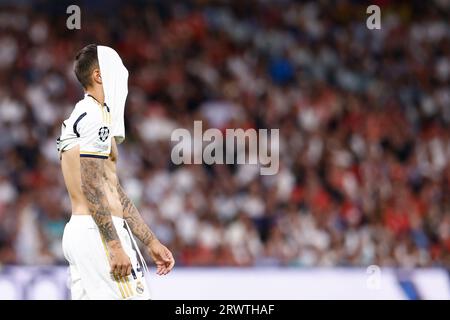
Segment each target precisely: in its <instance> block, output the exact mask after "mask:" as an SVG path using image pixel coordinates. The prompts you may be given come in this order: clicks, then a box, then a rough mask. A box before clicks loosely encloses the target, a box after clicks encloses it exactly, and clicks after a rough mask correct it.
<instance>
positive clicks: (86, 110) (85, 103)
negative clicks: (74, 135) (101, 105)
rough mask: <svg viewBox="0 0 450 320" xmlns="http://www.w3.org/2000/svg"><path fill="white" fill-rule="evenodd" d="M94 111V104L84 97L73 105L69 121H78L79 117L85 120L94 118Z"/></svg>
mask: <svg viewBox="0 0 450 320" xmlns="http://www.w3.org/2000/svg"><path fill="white" fill-rule="evenodd" d="M94 111H95V103H94V102H93V101H92V99H87V98H86V97H84V99H82V100H80V101H78V102H77V103H76V104H75V107H74V108H73V110H72V113H71V115H70V118H71V119H79V118H80V117H83V118H84V117H86V118H87V119H89V118H91V117H92V116H94Z"/></svg>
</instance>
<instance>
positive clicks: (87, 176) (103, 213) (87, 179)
mask: <svg viewBox="0 0 450 320" xmlns="http://www.w3.org/2000/svg"><path fill="white" fill-rule="evenodd" d="M80 161H81V166H80V169H81V188H82V190H83V194H84V196H85V197H86V200H87V202H88V206H89V210H90V212H91V214H92V218H94V221H95V223H96V224H97V226H98V228H99V230H100V233H101V235H102V236H103V239H104V240H105V241H106V242H110V241H114V240H116V241H118V240H119V237H118V235H117V231H116V228H115V227H114V224H113V221H112V217H111V213H110V212H109V206H108V201H107V199H106V196H105V192H104V190H103V188H104V186H103V183H102V181H103V175H104V161H103V160H99V159H91V158H81V159H80Z"/></svg>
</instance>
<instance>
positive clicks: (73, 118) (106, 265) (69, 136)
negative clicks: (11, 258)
mask: <svg viewBox="0 0 450 320" xmlns="http://www.w3.org/2000/svg"><path fill="white" fill-rule="evenodd" d="M74 71H75V75H76V77H77V79H78V81H79V82H80V83H81V85H82V86H83V88H84V91H85V96H84V99H82V100H81V101H79V102H78V103H77V104H76V106H75V109H74V110H73V112H72V114H71V115H70V117H69V118H68V119H67V120H65V121H64V122H63V125H62V128H61V130H62V134H61V137H60V138H59V139H58V150H59V152H60V156H61V167H62V172H63V176H64V181H65V184H66V188H67V190H68V193H69V196H70V200H71V205H72V216H71V219H70V221H69V222H68V223H67V225H66V227H65V229H64V235H63V244H62V245H63V252H64V256H65V258H66V259H67V261H68V262H69V266H70V275H71V281H70V283H71V293H72V299H77V300H78V299H96V300H98V299H150V297H151V296H150V292H149V287H148V284H147V281H148V279H146V274H145V272H144V271H145V270H146V265H145V261H144V260H143V258H142V255H141V253H140V251H139V248H138V247H137V245H136V242H135V241H134V237H133V235H134V236H135V237H136V238H138V239H139V240H140V241H141V242H142V243H143V244H144V245H145V246H146V248H147V250H148V253H149V254H150V256H151V257H152V259H153V260H154V262H155V264H156V266H157V274H158V275H166V274H167V273H169V272H170V271H171V269H172V268H173V266H174V264H175V261H174V258H173V256H172V253H171V252H170V251H169V250H168V249H167V248H166V247H165V246H164V245H162V244H161V243H160V241H158V239H157V238H156V236H155V234H154V233H153V232H152V231H151V230H150V228H149V227H148V226H147V225H146V224H145V222H144V220H143V219H142V217H141V216H140V214H139V212H138V210H137V209H136V207H135V206H134V205H133V203H132V202H131V201H130V199H129V198H128V197H127V195H126V194H125V192H124V191H123V189H122V187H121V185H120V183H119V179H118V177H117V173H116V162H117V157H118V154H117V145H116V141H115V138H114V137H112V134H111V132H112V121H111V119H112V117H111V113H110V112H111V110H110V109H109V107H108V106H107V104H105V101H104V99H105V96H104V91H103V84H102V76H101V72H100V67H99V60H98V56H97V46H96V45H88V46H86V47H84V48H83V49H82V50H81V51H79V52H78V54H77V55H76V59H75V64H74ZM132 234H133V235H132ZM147 278H148V276H147Z"/></svg>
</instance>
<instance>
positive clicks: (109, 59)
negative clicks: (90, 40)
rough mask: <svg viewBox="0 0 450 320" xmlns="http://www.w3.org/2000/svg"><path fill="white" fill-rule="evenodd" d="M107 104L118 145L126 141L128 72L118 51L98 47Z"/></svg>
mask: <svg viewBox="0 0 450 320" xmlns="http://www.w3.org/2000/svg"><path fill="white" fill-rule="evenodd" d="M97 56H98V62H99V65H100V72H101V75H102V82H103V91H104V94H105V103H106V105H107V106H108V107H109V109H110V112H111V116H112V134H113V136H114V137H115V138H116V141H117V143H122V142H123V140H125V119H124V112H125V101H126V99H127V95H128V70H127V68H125V66H124V64H123V62H122V59H121V58H120V56H119V54H118V53H117V52H116V50H114V49H112V48H110V47H106V46H97Z"/></svg>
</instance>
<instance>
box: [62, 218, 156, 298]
mask: <svg viewBox="0 0 450 320" xmlns="http://www.w3.org/2000/svg"><path fill="white" fill-rule="evenodd" d="M112 219H113V223H114V226H115V228H116V230H117V234H118V235H119V239H120V242H121V243H122V247H123V249H124V250H125V252H126V253H127V254H128V256H129V257H130V260H131V264H132V267H133V270H132V274H131V275H129V276H128V277H122V278H118V277H113V276H112V275H111V273H110V270H111V267H110V264H109V259H108V250H107V247H106V244H105V242H104V241H103V239H102V237H101V235H100V232H99V230H98V227H97V225H96V224H95V221H94V219H93V218H92V216H90V215H72V217H71V219H70V221H69V222H68V223H67V224H66V227H65V229H64V235H63V241H62V247H63V252H64V256H65V258H66V259H67V261H68V262H69V269H70V289H71V294H72V299H73V300H111V299H132V300H148V299H150V288H149V286H148V283H147V282H146V279H145V275H144V269H146V266H145V267H144V266H143V265H142V264H145V262H142V263H139V260H140V259H139V260H138V257H140V256H141V255H140V253H139V256H138V255H137V253H136V251H135V250H134V249H133V241H132V239H131V237H130V234H129V233H128V231H127V229H125V221H124V219H122V218H119V217H115V216H113V217H112ZM135 249H136V250H139V248H135ZM147 277H148V276H147Z"/></svg>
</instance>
